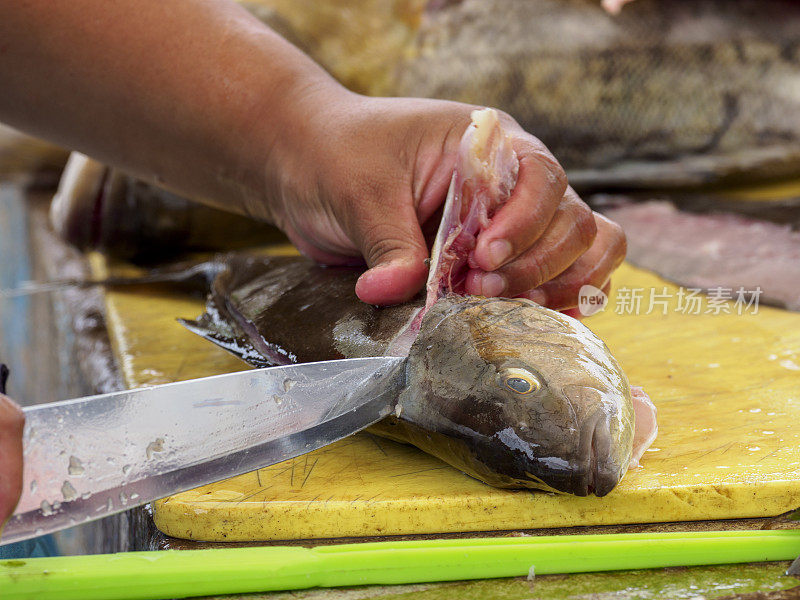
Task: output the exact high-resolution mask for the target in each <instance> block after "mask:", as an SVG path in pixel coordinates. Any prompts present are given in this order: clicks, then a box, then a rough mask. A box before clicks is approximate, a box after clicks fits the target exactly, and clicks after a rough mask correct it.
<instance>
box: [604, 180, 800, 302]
mask: <svg viewBox="0 0 800 600" xmlns="http://www.w3.org/2000/svg"><path fill="white" fill-rule="evenodd" d="M590 202H591V203H592V204H593V205H594V206H595V207H596V208H597V209H598V210H600V211H601V212H603V214H605V215H606V216H607V217H609V218H610V219H613V220H614V221H616V222H617V223H619V224H620V225H621V226H622V228H623V230H624V231H625V235H626V238H627V240H628V260H629V261H630V262H631V263H633V264H635V265H637V266H639V267H641V268H644V269H647V270H650V271H653V272H655V273H656V274H658V275H659V276H661V277H663V278H665V279H667V280H670V281H673V282H675V283H677V284H679V285H683V286H686V287H688V288H693V289H700V290H703V291H705V292H707V293H710V294H712V295H716V296H717V297H719V298H720V299H723V300H724V299H729V300H734V301H740V302H744V303H746V305H747V306H750V305H751V304H752V305H753V306H755V307H756V308H757V306H758V304H760V303H763V304H769V305H773V306H777V307H780V308H784V309H787V310H793V311H800V200H798V199H796V198H785V199H782V200H775V201H767V200H752V201H748V200H741V199H736V200H734V199H730V198H727V199H726V198H724V197H723V198H719V197H714V196H712V197H708V196H699V197H698V196H682V197H675V198H672V197H670V196H669V195H663V196H656V197H655V198H651V199H649V200H647V199H641V198H639V199H637V200H636V201H634V200H632V199H630V198H628V197H626V196H621V195H598V196H594V197H592V198H590Z"/></svg>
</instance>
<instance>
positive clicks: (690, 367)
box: [93, 248, 800, 541]
mask: <svg viewBox="0 0 800 600" xmlns="http://www.w3.org/2000/svg"><path fill="white" fill-rule="evenodd" d="M276 252H281V253H283V252H286V249H285V248H279V249H276ZM93 262H94V265H95V270H96V272H98V273H103V272H106V267H107V266H106V265H104V264H103V261H102V259H101V258H99V257H94V259H93ZM637 290H639V291H638V292H637ZM680 293H681V289H680V288H678V287H676V286H673V285H670V284H668V283H665V282H664V281H663V280H661V279H659V278H657V277H656V276H654V275H652V274H650V273H648V272H646V271H642V270H639V269H636V268H634V267H632V266H629V265H623V267H622V268H621V269H620V270H619V271H618V274H617V275H616V277H615V279H614V289H613V291H612V294H611V296H610V300H609V303H608V307H607V309H606V311H605V312H603V313H601V314H599V315H595V316H593V317H592V318H590V319H588V320H587V321H586V323H587V324H588V325H589V326H590V327H591V328H592V329H594V331H595V332H597V333H598V334H599V335H600V337H602V338H603V339H604V340H605V341H606V343H607V344H608V345H609V346H610V348H611V349H612V351H613V352H614V353H615V355H616V356H617V358H618V359H619V360H620V362H621V363H622V365H623V366H624V368H625V370H626V372H627V374H628V376H629V379H630V380H631V382H632V383H634V384H637V385H641V386H643V387H644V388H645V389H646V390H647V392H648V393H649V394H650V396H651V398H652V399H653V401H654V402H655V404H656V405H657V407H658V411H659V418H658V420H659V425H660V431H659V436H658V439H657V440H656V442H655V444H654V446H653V447H652V448H650V450H649V451H648V452H647V453H646V454H645V456H644V458H643V461H642V465H643V466H642V467H641V468H639V469H635V470H632V471H630V472H628V474H627V475H626V476H625V478H624V480H623V481H622V483H621V484H620V485H619V486H618V487H617V488H616V489H615V490H614V491H613V492H612V493H610V494H609V495H608V496H606V497H605V498H595V497H588V498H577V497H571V496H562V495H555V494H548V493H542V492H530V491H505V490H498V489H494V488H491V487H489V486H487V485H484V484H482V483H480V482H478V481H476V480H473V479H471V478H469V477H467V476H466V475H464V474H462V473H460V472H459V471H457V470H455V469H453V468H451V467H450V466H448V465H446V464H445V463H443V462H441V461H439V460H438V459H436V458H433V457H431V456H428V455H426V454H424V453H422V452H421V451H419V450H417V449H416V448H413V447H411V446H406V445H402V444H398V443H394V442H391V441H389V440H386V439H384V438H380V437H378V436H375V435H372V434H370V433H361V434H358V435H355V436H352V437H350V438H348V439H345V440H343V441H341V442H339V443H337V444H334V445H332V446H329V447H327V448H324V449H321V450H318V451H316V452H313V453H311V454H308V455H306V456H302V457H299V458H296V459H294V460H290V461H287V462H284V463H281V464H278V465H274V466H272V467H267V468H264V469H260V470H258V471H255V472H252V473H248V474H245V475H241V476H239V477H234V478H232V479H228V480H225V481H221V482H218V483H214V484H211V485H206V486H203V487H201V488H198V489H196V490H191V491H188V492H184V493H181V494H177V495H175V496H172V497H170V498H167V499H164V500H161V501H159V502H157V503H156V505H155V522H156V525H157V527H158V528H159V529H161V530H162V531H163V532H164V533H166V534H168V535H171V536H174V537H179V538H187V539H196V540H209V541H249V540H273V539H295V538H328V537H343V536H372V535H392V534H422V533H441V532H459V531H490V530H510V529H520V528H538V527H563V526H573V525H601V524H623V523H646V522H663V521H681V520H698V519H725V518H743V517H761V516H771V515H777V514H780V513H782V512H785V511H787V510H790V509H792V508H795V507H797V506H800V314H798V313H791V312H787V311H782V310H778V309H773V308H768V307H764V306H761V307H759V309H758V311H757V314H753V313H754V310H753V307H750V308H749V309H746V310H744V311H743V314H741V315H740V314H737V312H738V308H741V306H739V307H737V306H736V305H735V303H733V302H723V303H721V304H719V307H718V306H716V305H715V304H713V303H712V304H709V303H708V301H707V299H706V298H703V299H702V304H701V305H700V306H699V307H698V306H697V305H695V304H694V303H693V302H694V301H689V300H688V297H687V296H685V295H684V296H683V297H682V299H681V301H682V302H683V304H682V305H681V306H680V307H679V305H678V301H679V294H680ZM666 296H669V298H668V305H667V306H663V305H662V302H663V301H664V300H665V297H666ZM636 298H639V302H640V306H639V314H629V313H630V312H636V311H635V308H636V307H635V304H636ZM651 299H652V300H654V306H653V307H652V308H653V310H649V309H650V301H651ZM720 307H721V308H720ZM107 308H108V324H109V330H110V334H111V337H112V342H113V344H114V347H115V350H116V352H117V353H118V358H119V362H120V365H121V367H122V371H123V374H124V377H125V380H126V382H127V384H128V385H129V386H131V387H137V386H143V385H148V384H156V383H165V382H170V381H178V380H183V379H190V378H194V377H202V376H207V375H213V374H218V373H225V372H229V371H237V370H242V369H245V368H248V367H247V366H246V365H245V364H244V363H242V362H240V361H239V360H238V359H236V358H234V357H232V356H231V355H229V354H227V353H226V352H224V351H223V350H221V349H219V348H217V347H215V346H214V345H212V344H210V343H208V342H206V341H204V340H203V339H201V338H199V337H197V336H195V335H193V334H191V333H189V332H188V331H186V330H185V329H184V328H183V327H181V326H180V325H179V324H178V323H177V322H176V321H175V318H176V317H179V316H181V317H194V316H196V315H198V314H200V313H201V312H202V310H203V301H202V300H200V299H197V298H190V297H188V296H185V295H181V294H180V293H178V292H174V291H173V292H169V291H165V289H164V288H163V287H162V288H158V287H145V286H140V287H136V288H129V289H126V290H121V289H117V290H113V291H109V292H108V293H107ZM709 310H710V311H711V312H710V313H706V311H709ZM698 311H699V312H700V314H695V312H698ZM716 312H719V313H720V314H714V313H716ZM164 437H165V439H166V443H167V444H168V443H169V435H168V434H167V435H165V436H164Z"/></svg>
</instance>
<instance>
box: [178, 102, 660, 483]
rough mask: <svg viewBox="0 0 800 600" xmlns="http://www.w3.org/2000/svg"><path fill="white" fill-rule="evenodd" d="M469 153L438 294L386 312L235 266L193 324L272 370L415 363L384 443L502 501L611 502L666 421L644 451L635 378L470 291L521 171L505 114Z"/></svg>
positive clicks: (455, 190) (307, 268)
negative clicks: (490, 490)
mask: <svg viewBox="0 0 800 600" xmlns="http://www.w3.org/2000/svg"><path fill="white" fill-rule="evenodd" d="M461 153H462V155H461V156H460V157H459V159H458V160H457V166H456V173H455V175H454V177H453V184H452V186H451V190H450V192H449V194H448V198H447V202H446V204H445V207H444V211H443V217H442V225H441V227H440V231H439V233H438V234H437V242H436V243H435V244H434V249H433V253H432V258H431V260H432V265H431V278H430V280H429V282H428V286H427V294H426V296H422V295H420V296H419V297H418V298H417V299H416V301H413V302H410V303H407V304H405V305H400V306H393V307H386V308H378V307H374V306H370V305H366V304H364V303H361V302H360V301H359V300H358V299H357V297H356V295H355V291H354V288H355V282H356V280H357V278H358V275H359V271H358V270H354V269H347V268H341V267H337V268H324V267H320V266H317V265H314V264H313V263H311V262H310V261H308V260H306V259H304V258H301V257H275V258H271V257H255V256H247V255H232V256H230V257H228V258H227V259H225V260H223V261H222V263H221V268H220V269H219V270H218V272H217V274H216V276H215V278H214V280H213V282H212V284H211V293H210V295H209V300H208V304H207V310H206V313H205V314H204V315H202V316H201V317H200V318H199V319H197V320H195V321H185V322H184V323H185V325H186V326H187V327H188V328H189V329H191V330H192V331H194V332H196V333H199V334H200V335H203V336H204V337H206V338H207V339H210V340H212V341H214V342H215V343H217V344H219V345H221V346H222V347H224V348H226V349H228V350H230V351H232V352H234V353H235V354H237V355H238V356H240V357H241V358H243V359H244V360H246V361H248V362H250V363H251V364H254V365H258V366H266V365H270V364H289V363H292V362H306V361H314V360H329V359H335V358H356V357H364V356H379V355H385V354H395V355H402V356H407V357H408V359H407V366H406V387H405V389H404V391H403V392H402V394H401V395H400V397H399V398H398V404H397V413H396V417H395V418H394V419H392V420H390V421H388V422H384V423H383V424H381V425H379V426H378V428H377V429H376V431H378V432H380V433H382V434H384V435H387V436H389V437H392V438H394V439H402V440H404V441H409V442H411V443H413V444H415V445H416V446H418V447H420V448H421V449H423V450H425V451H427V452H429V453H431V454H433V455H435V456H438V457H439V458H441V459H443V460H445V461H446V462H448V463H450V464H451V465H453V466H455V467H457V468H459V469H461V470H462V471H464V472H466V473H468V474H470V475H472V476H473V477H476V478H478V479H480V480H482V481H485V482H487V483H489V484H492V485H495V486H498V487H530V488H537V489H545V490H551V491H560V492H567V493H572V494H576V495H583V496H585V495H587V494H589V493H594V494H596V495H598V496H602V495H605V494H607V493H608V492H609V491H611V489H613V488H614V486H615V485H616V484H617V482H618V481H619V480H620V479H621V477H622V476H623V475H624V473H625V471H626V470H627V469H628V466H629V464H631V462H632V461H636V460H638V457H639V456H641V451H642V450H643V447H642V446H643V445H644V446H646V445H648V444H649V442H652V439H653V437H654V436H655V429H654V421H653V420H652V419H651V421H650V423H649V426H648V427H649V429H648V431H649V433H648V434H642V432H641V431H640V432H638V433H639V434H640V435H639V437H640V438H641V439H642V440H643V443H642V444H640V445H639V446H640V447H638V448H634V433H635V432H634V427H635V422H637V416H636V415H635V412H634V395H632V391H631V387H630V385H629V384H628V380H627V378H626V377H625V374H624V373H623V371H622V369H621V368H620V365H619V364H618V363H617V362H616V360H615V359H614V358H613V356H612V355H611V352H610V351H609V349H608V348H607V347H606V346H605V344H604V343H603V342H602V341H601V340H600V339H599V338H597V336H595V335H594V334H593V333H592V332H591V331H590V330H589V329H588V328H587V327H586V326H584V325H583V324H581V323H580V322H579V321H577V320H575V319H573V318H571V317H568V316H566V315H563V314H561V313H558V312H555V311H552V310H549V309H547V308H544V307H542V306H539V305H538V304H536V303H534V302H531V301H530V300H526V299H519V298H515V299H508V298H484V297H480V296H462V295H460V294H459V293H454V292H457V291H458V290H459V284H458V282H459V281H462V280H463V273H464V272H465V271H466V270H467V269H468V268H469V266H468V253H469V251H470V250H471V248H472V247H474V240H475V238H476V236H477V235H478V233H479V232H480V230H481V229H482V227H485V226H486V225H488V223H489V221H490V220H491V216H492V214H493V211H494V210H496V209H497V208H498V207H499V206H501V205H502V203H503V202H504V201H505V199H507V198H508V196H509V194H510V193H511V189H512V188H513V184H514V181H515V179H516V168H517V163H516V156H515V155H514V154H513V150H511V147H510V139H509V138H508V137H507V135H506V134H505V132H504V131H503V130H502V128H501V127H500V125H499V121H498V119H497V114H496V112H494V111H489V112H486V111H476V113H474V114H473V124H472V125H471V126H470V127H469V128H468V129H467V132H466V133H465V134H464V139H463V140H462V145H461ZM644 404H646V402H645V403H644ZM644 404H643V405H644ZM649 407H650V408H652V404H650V405H649ZM651 415H652V412H651ZM642 422H643V423H644V421H642Z"/></svg>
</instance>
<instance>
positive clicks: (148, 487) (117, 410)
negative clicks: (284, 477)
mask: <svg viewBox="0 0 800 600" xmlns="http://www.w3.org/2000/svg"><path fill="white" fill-rule="evenodd" d="M404 382H405V359H404V358H398V357H377V358H356V359H347V360H334V361H326V362H317V363H306V364H301V365H289V366H283V367H270V368H266V369H258V370H252V371H242V372H239V373H230V374H227V375H217V376H214V377H205V378H202V379H193V380H190V381H183V382H180V383H170V384H166V385H157V386H152V387H146V388H140V389H134V390H126V391H121V392H114V393H111V394H102V395H98V396H89V397H86V398H79V399H76V400H66V401H64V402H56V403H52V404H44V405H39V406H33V407H29V408H26V409H25V418H26V423H25V432H24V437H23V452H24V467H23V492H22V497H21V499H20V501H19V504H18V505H17V508H16V511H15V512H14V514H13V515H12V517H11V519H10V520H9V521H8V523H7V524H6V527H5V529H4V530H3V532H2V537H0V544H7V543H11V542H16V541H20V540H24V539H28V538H32V537H35V536H39V535H43V534H45V533H51V532H54V531H58V530H61V529H66V528H67V527H71V526H73V525H78V524H80V523H85V522H87V521H93V520H95V519H100V518H102V517H106V516H108V515H112V514H114V513H118V512H122V511H125V510H128V509H130V508H133V507H135V506H139V505H142V504H146V503H147V502H151V501H153V500H156V499H158V498H163V497H165V496H169V495H171V494H175V493H178V492H181V491H184V490H188V489H191V488H195V487H198V486H200V485H204V484H206V483H211V482H214V481H219V480H220V479H225V478H226V477H232V476H234V475H240V474H242V473H246V472H248V471H252V470H254V469H257V468H259V467H264V466H268V465H273V464H275V463H278V462H281V461H284V460H287V459H290V458H294V457H296V456H300V455H302V454H305V453H307V452H311V451H312V450H316V449H317V448H321V447H322V446H326V445H328V444H331V443H333V442H335V441H337V440H340V439H342V438H344V437H347V436H349V435H351V434H353V433H355V432H357V431H360V430H361V429H364V428H365V427H368V426H369V425H372V424H373V423H376V422H378V421H380V420H381V419H383V418H384V417H386V416H387V415H389V414H390V413H391V412H392V411H393V410H394V407H395V403H396V401H397V397H398V394H399V391H400V389H401V388H402V386H403V385H404Z"/></svg>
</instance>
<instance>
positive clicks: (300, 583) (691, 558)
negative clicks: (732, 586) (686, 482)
mask: <svg viewBox="0 0 800 600" xmlns="http://www.w3.org/2000/svg"><path fill="white" fill-rule="evenodd" d="M799 554H800V530H782V531H721V532H686V533H684V532H678V533H640V534H610V535H566V536H537V537H515V538H478V539H451V540H422V541H409V542H376V543H366V544H343V545H334V546H320V547H317V548H300V547H289V546H272V547H269V546H268V547H258V548H230V549H215V550H186V551H180V550H167V551H161V552H129V553H120V554H100V555H92V556H69V557H58V558H33V559H28V560H6V561H0V598H2V599H3V600H95V599H97V600H150V599H159V598H187V597H191V596H206V595H215V594H242V593H248V592H267V591H277V590H297V589H305V588H311V587H337V586H352V585H367V584H395V583H420V582H430V581H454V580H463V579H484V578H494V577H515V576H521V575H527V574H528V572H529V570H530V568H531V566H533V567H534V570H535V573H536V574H537V575H544V574H550V573H579V572H588V571H613V570H623V569H649V568H657V567H675V566H692V565H712V564H725V563H743V562H760V561H776V560H790V559H793V558H795V557H796V556H798V555H799Z"/></svg>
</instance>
